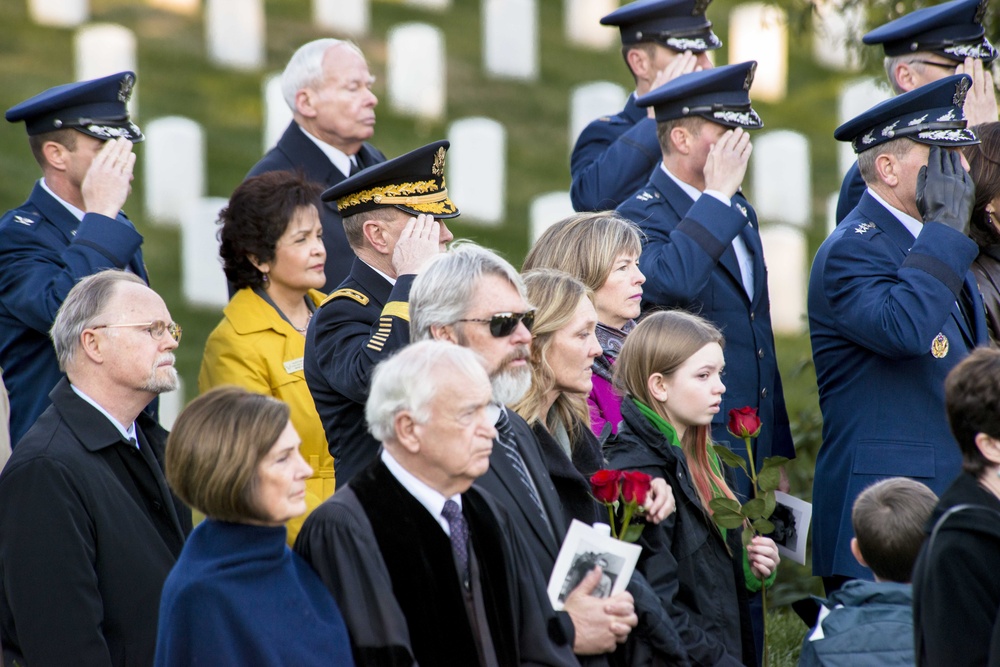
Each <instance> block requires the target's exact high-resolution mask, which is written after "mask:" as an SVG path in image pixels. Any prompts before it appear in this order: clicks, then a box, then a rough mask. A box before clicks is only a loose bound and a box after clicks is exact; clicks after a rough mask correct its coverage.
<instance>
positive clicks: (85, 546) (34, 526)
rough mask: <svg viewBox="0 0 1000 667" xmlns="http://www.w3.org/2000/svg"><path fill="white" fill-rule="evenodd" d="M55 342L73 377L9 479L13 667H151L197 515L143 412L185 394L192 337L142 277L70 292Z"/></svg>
mask: <svg viewBox="0 0 1000 667" xmlns="http://www.w3.org/2000/svg"><path fill="white" fill-rule="evenodd" d="M50 336H51V338H52V342H53V344H54V347H55V352H56V357H57V358H58V360H59V367H60V369H61V370H62V371H64V372H65V373H66V377H65V378H63V379H62V380H61V381H60V382H59V384H57V385H56V387H55V388H54V389H53V390H52V392H51V393H50V394H49V397H50V398H51V399H52V404H51V405H50V406H49V407H48V408H47V409H46V410H45V412H43V413H42V415H41V416H40V417H39V418H38V420H37V421H36V422H35V424H34V426H32V427H31V429H30V430H29V431H28V432H27V434H25V436H24V438H23V439H22V440H21V441H20V443H19V445H18V447H17V449H16V450H15V451H14V454H13V455H12V456H11V458H10V461H8V462H7V465H6V466H5V467H4V469H3V473H2V474H0V642H2V644H3V658H4V662H6V664H11V665H13V664H27V665H71V664H73V665H150V664H152V663H153V654H154V649H155V643H156V624H157V611H158V609H159V601H160V592H161V589H162V587H163V581H164V580H165V579H166V576H167V574H168V573H169V572H170V569H171V567H173V564H174V562H175V561H176V560H177V556H178V555H179V554H180V552H181V547H183V545H184V540H185V538H186V536H187V534H188V533H189V532H190V531H191V512H190V510H189V509H188V508H186V507H185V506H184V505H183V504H182V503H181V502H180V501H179V500H177V499H176V498H175V497H174V495H173V494H172V493H171V492H170V490H169V489H168V488H167V484H166V481H165V479H164V477H163V454H164V445H165V443H166V439H167V433H166V431H164V430H163V429H162V428H161V427H160V425H159V424H157V423H156V422H155V421H154V420H153V419H152V418H151V417H149V415H147V414H146V413H145V412H143V408H144V407H145V406H146V405H147V404H148V403H149V402H150V401H151V400H153V398H155V397H156V396H157V395H158V394H160V393H163V392H166V391H173V390H174V389H176V388H177V371H176V370H175V369H174V355H173V350H174V349H175V348H176V347H177V344H178V341H179V340H180V337H181V329H180V327H179V326H178V325H177V324H176V323H175V322H173V320H171V318H170V313H169V311H168V310H167V306H166V304H165V303H164V302H163V299H161V298H160V297H159V295H157V294H156V292H154V291H153V290H151V289H149V288H148V287H146V284H145V283H144V282H143V281H142V279H141V278H139V277H137V276H135V275H133V274H131V273H126V272H124V271H118V270H108V271H101V272H100V273H96V274H94V275H92V276H89V277H87V278H84V279H83V280H81V281H80V282H79V283H77V285H76V286H74V287H73V289H71V290H70V292H69V294H68V295H67V297H66V299H65V301H64V302H63V304H62V306H61V307H60V308H59V312H58V313H57V314H56V317H55V321H54V322H53V325H52V330H51V332H50Z"/></svg>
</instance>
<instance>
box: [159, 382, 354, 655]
mask: <svg viewBox="0 0 1000 667" xmlns="http://www.w3.org/2000/svg"><path fill="white" fill-rule="evenodd" d="M300 444H301V441H300V439H299V437H298V434H297V433H296V432H295V427H294V426H293V425H292V422H291V421H290V420H289V409H288V406H287V405H285V404H284V403H282V402H281V401H279V400H276V399H274V398H271V397H270V396H262V395H260V394H256V393H252V392H249V391H247V390H245V389H241V388H239V387H219V388H217V389H213V390H211V391H209V392H207V393H205V394H203V395H202V396H199V397H198V398H196V399H195V400H193V401H192V402H191V403H190V405H188V406H187V408H185V409H184V411H183V412H181V414H180V415H179V416H178V417H177V421H176V422H175V424H174V430H173V432H171V434H170V437H169V439H168V440H167V452H166V465H165V467H166V476H167V481H168V482H169V483H170V486H171V487H172V488H173V490H174V492H175V493H176V494H177V496H178V497H180V498H181V499H182V500H183V501H184V502H186V503H187V504H188V505H190V506H191V507H194V508H196V509H198V510H200V511H201V512H203V513H204V514H205V516H206V517H207V518H206V519H205V521H203V522H202V523H201V524H199V525H198V526H197V527H196V528H195V529H194V531H193V532H192V533H191V536H190V537H189V538H188V541H187V543H186V544H185V545H184V549H183V551H181V555H180V558H178V559H177V563H176V564H175V565H174V568H173V570H171V572H170V575H169V576H168V577H167V580H166V582H165V584H164V586H163V596H162V597H161V600H160V617H159V627H158V630H157V643H156V663H155V664H156V665H157V666H158V667H166V666H174V665H176V666H178V667H180V666H181V665H185V666H186V665H195V664H213V665H351V664H353V661H352V658H351V649H350V640H349V639H348V635H347V627H346V626H345V625H344V619H343V617H342V616H341V614H340V610H339V609H338V608H337V604H336V602H334V600H333V596H331V595H330V593H329V591H327V589H326V587H325V586H324V585H323V582H322V581H320V579H319V577H318V576H316V574H315V573H314V572H313V571H312V569H311V568H310V567H309V566H308V565H307V564H306V562H305V561H303V560H302V559H301V558H299V556H297V555H296V554H295V553H293V552H292V551H291V550H290V549H289V548H288V545H287V544H285V533H286V529H285V526H284V524H285V522H286V521H288V519H290V518H291V517H294V516H300V515H302V514H303V513H304V512H305V511H306V500H305V498H306V480H307V479H308V478H309V475H310V474H311V473H312V470H311V469H310V467H309V465H308V464H307V463H306V462H305V460H304V459H303V458H302V454H301V453H300V452H299V445H300Z"/></svg>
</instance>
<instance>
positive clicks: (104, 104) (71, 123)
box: [4, 72, 145, 142]
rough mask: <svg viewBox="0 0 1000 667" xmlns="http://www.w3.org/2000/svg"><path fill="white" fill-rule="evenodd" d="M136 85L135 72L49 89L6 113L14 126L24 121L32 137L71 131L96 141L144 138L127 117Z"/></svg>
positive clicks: (136, 140) (137, 139) (6, 116)
mask: <svg viewBox="0 0 1000 667" xmlns="http://www.w3.org/2000/svg"><path fill="white" fill-rule="evenodd" d="M134 85H135V74H134V73H133V72H119V73H118V74H112V75H111V76H105V77H102V78H100V79H92V80H90V81H80V82H78V83H67V84H64V85H62V86H56V87H55V88H49V89H48V90H46V91H45V92H43V93H39V94H37V95H35V96H34V97H32V98H31V99H29V100H25V101H24V102H21V103H20V104H18V105H15V106H13V107H11V108H10V109H8V110H7V113H6V114H5V116H4V117H5V118H6V119H7V120H8V121H9V122H11V123H17V122H19V121H22V120H23V121H24V124H25V126H26V127H27V130H28V134H29V135H31V136H34V135H37V134H44V133H46V132H52V131H54V130H61V129H65V128H72V129H74V130H79V131H80V132H83V133H84V134H89V135H90V136H92V137H95V138H97V139H102V140H106V139H115V138H116V137H125V138H126V139H128V140H129V141H133V142H138V141H142V140H143V139H144V138H145V137H143V136H142V132H141V131H140V130H139V127H138V126H137V125H136V124H135V123H133V122H132V121H131V120H130V119H129V116H128V107H127V105H128V100H129V98H130V97H131V96H132V86H134Z"/></svg>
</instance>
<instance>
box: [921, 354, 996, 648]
mask: <svg viewBox="0 0 1000 667" xmlns="http://www.w3.org/2000/svg"><path fill="white" fill-rule="evenodd" d="M945 407H946V408H947V410H948V421H949V423H950V424H951V431H952V433H953V434H954V436H955V440H956V441H957V442H958V447H959V449H961V451H962V472H961V473H960V474H959V476H958V477H957V478H955V481H954V482H952V484H951V486H949V487H948V489H947V490H946V491H945V492H944V493H943V494H941V498H940V499H939V500H938V504H937V507H936V508H935V509H934V513H933V514H932V515H931V520H930V521H929V522H928V526H927V530H928V532H929V533H930V537H929V538H928V539H927V541H926V542H924V545H923V548H922V550H921V552H920V556H919V558H918V559H917V564H916V565H915V566H914V568H913V629H914V639H915V641H914V649H915V653H916V658H917V665H920V666H921V667H923V666H925V665H926V666H928V667H933V666H936V665H949V667H964V666H966V665H968V666H970V667H971V666H972V665H1000V623H998V620H1000V613H998V612H1000V578H997V563H1000V351H997V350H992V349H978V350H975V351H973V352H972V354H970V355H969V356H968V357H967V358H966V359H965V360H963V361H962V362H961V363H960V364H958V365H957V366H955V368H953V369H952V371H951V372H950V373H949V374H948V377H947V379H946V380H945Z"/></svg>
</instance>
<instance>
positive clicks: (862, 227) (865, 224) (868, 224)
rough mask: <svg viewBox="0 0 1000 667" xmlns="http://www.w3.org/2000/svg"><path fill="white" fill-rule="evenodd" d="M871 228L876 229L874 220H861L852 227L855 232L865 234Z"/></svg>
mask: <svg viewBox="0 0 1000 667" xmlns="http://www.w3.org/2000/svg"><path fill="white" fill-rule="evenodd" d="M873 229H878V227H877V226H876V225H875V223H874V222H862V223H860V224H859V225H858V226H857V227H855V228H854V233H855V234H867V233H868V232H870V231H871V230H873Z"/></svg>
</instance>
